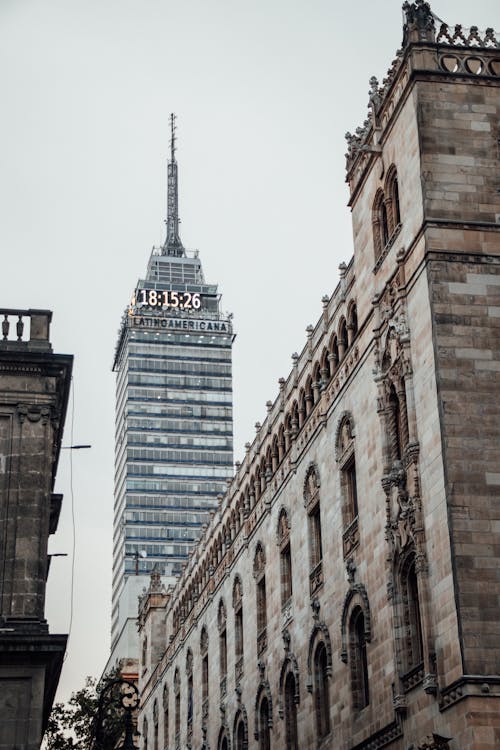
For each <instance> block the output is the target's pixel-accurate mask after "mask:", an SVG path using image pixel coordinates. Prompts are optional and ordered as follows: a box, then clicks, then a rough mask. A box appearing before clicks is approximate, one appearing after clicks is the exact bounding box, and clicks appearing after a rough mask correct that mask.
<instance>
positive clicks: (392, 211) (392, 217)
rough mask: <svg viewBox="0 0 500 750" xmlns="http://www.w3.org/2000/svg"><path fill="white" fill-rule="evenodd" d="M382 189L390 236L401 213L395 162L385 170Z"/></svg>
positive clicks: (399, 221) (398, 222)
mask: <svg viewBox="0 0 500 750" xmlns="http://www.w3.org/2000/svg"><path fill="white" fill-rule="evenodd" d="M384 189H385V206H386V213H387V223H388V232H389V237H390V236H391V235H392V234H394V232H395V231H396V229H397V228H398V226H399V224H400V223H401V214H400V208H399V182H398V172H397V169H396V166H395V164H391V166H390V167H389V169H388V170H387V175H386V178H385V184H384Z"/></svg>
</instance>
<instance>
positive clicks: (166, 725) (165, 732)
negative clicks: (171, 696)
mask: <svg viewBox="0 0 500 750" xmlns="http://www.w3.org/2000/svg"><path fill="white" fill-rule="evenodd" d="M162 703H163V750H168V733H169V729H170V727H169V716H168V687H167V686H166V685H164V686H163V701H162Z"/></svg>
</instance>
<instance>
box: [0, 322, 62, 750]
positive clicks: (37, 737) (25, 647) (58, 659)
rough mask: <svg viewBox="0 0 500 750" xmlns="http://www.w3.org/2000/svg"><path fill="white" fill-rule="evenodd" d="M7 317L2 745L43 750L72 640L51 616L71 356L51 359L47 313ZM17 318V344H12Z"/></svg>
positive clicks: (0, 459)
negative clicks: (50, 550)
mask: <svg viewBox="0 0 500 750" xmlns="http://www.w3.org/2000/svg"><path fill="white" fill-rule="evenodd" d="M1 313H2V315H3V316H4V319H3V321H2V329H3V330H2V334H3V339H2V341H1V342H0V748H1V750H12V748H19V749H21V748H22V749H23V750H38V748H39V747H40V743H41V740H42V735H43V732H44V729H45V726H46V723H47V719H48V715H49V712H50V710H51V707H52V702H53V700H54V695H55V691H56V688H57V683H58V679H59V674H60V671H61V667H62V660H63V656H64V651H65V648H66V636H65V635H51V634H49V632H48V625H47V622H46V620H45V612H44V609H45V586H46V580H47V573H48V563H49V561H48V557H47V542H48V537H49V534H51V533H53V532H54V531H55V529H56V527H57V520H58V516H59V510H60V504H61V496H60V495H54V494H53V492H52V491H53V486H54V479H55V471H56V467H57V459H58V456H59V451H60V447H61V440H62V431H63V425H64V418H65V413H66V406H67V400H68V393H69V386H70V379H71V367H72V359H73V358H72V357H71V356H65V355H55V354H53V353H52V348H51V345H50V342H49V340H48V328H49V322H50V318H51V315H52V314H51V313H50V311H37V310H28V311H22V310H2V311H1ZM12 318H14V320H16V321H17V322H16V323H15V325H14V326H12V327H15V330H16V336H17V338H16V339H15V340H11V339H9V338H8V334H9V332H10V329H11V323H9V319H12ZM23 319H24V322H23ZM30 323H31V325H30V334H29V335H30V337H29V339H28V338H27V337H25V338H24V339H23V333H24V329H25V328H27V327H28V325H29V324H30Z"/></svg>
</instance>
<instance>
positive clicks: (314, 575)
mask: <svg viewBox="0 0 500 750" xmlns="http://www.w3.org/2000/svg"><path fill="white" fill-rule="evenodd" d="M304 504H305V506H306V510H307V515H308V525H309V558H310V574H309V579H310V585H309V590H310V594H311V596H312V595H313V594H314V593H315V591H317V590H318V589H319V587H320V586H321V585H322V584H323V568H322V561H323V545H322V540H321V509H320V502H319V476H318V473H317V469H316V466H315V465H314V464H311V466H310V467H309V469H308V470H307V473H306V479H305V482H304Z"/></svg>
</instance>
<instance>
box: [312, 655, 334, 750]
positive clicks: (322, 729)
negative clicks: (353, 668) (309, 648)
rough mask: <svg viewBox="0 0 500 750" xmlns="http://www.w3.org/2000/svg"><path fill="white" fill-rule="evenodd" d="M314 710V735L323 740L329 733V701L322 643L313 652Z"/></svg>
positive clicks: (326, 662) (325, 657)
mask: <svg viewBox="0 0 500 750" xmlns="http://www.w3.org/2000/svg"><path fill="white" fill-rule="evenodd" d="M314 708H315V713H316V733H317V737H318V740H319V741H321V740H323V739H324V738H325V737H326V736H327V735H328V734H329V732H330V699H329V685H328V657H327V653H326V647H325V644H324V643H323V641H320V642H319V643H318V646H317V647H316V651H315V652H314Z"/></svg>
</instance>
